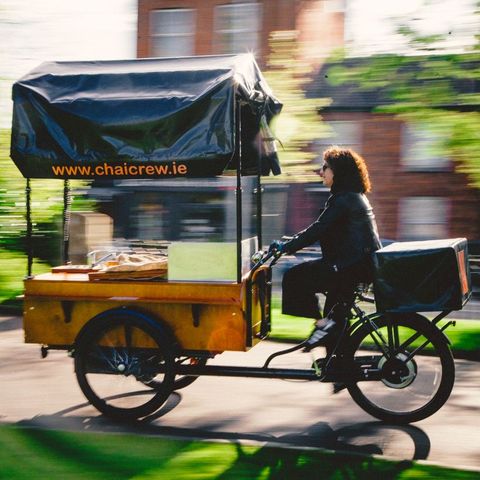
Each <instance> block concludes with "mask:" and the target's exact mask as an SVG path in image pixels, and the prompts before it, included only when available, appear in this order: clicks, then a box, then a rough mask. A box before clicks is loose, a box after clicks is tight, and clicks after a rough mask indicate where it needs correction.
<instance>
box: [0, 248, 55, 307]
mask: <svg viewBox="0 0 480 480" xmlns="http://www.w3.org/2000/svg"><path fill="white" fill-rule="evenodd" d="M48 270H49V267H48V265H46V264H45V263H43V262H38V261H36V262H34V264H33V271H34V273H43V272H46V271H48ZM26 274H27V257H26V256H25V255H24V254H23V253H18V252H14V251H8V250H0V304H2V306H3V305H6V304H11V306H12V307H13V306H15V307H18V309H19V310H20V301H18V300H17V301H16V300H15V297H16V296H17V295H19V294H20V293H21V292H22V290H23V278H24V277H25V275H26Z"/></svg>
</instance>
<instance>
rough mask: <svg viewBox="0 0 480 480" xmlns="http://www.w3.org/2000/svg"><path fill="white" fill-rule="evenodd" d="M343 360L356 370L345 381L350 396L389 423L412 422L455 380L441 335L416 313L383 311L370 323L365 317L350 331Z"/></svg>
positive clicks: (435, 405)
mask: <svg viewBox="0 0 480 480" xmlns="http://www.w3.org/2000/svg"><path fill="white" fill-rule="evenodd" d="M345 360H346V362H347V365H352V364H353V369H354V370H353V371H355V374H354V375H355V377H354V378H353V379H351V380H350V381H349V382H348V383H347V388H348V391H349V393H350V395H351V396H352V398H353V400H354V401H355V402H356V403H357V404H358V405H359V406H360V407H361V408H362V409H363V410H365V411H366V412H367V413H369V414H370V415H373V416H374V417H376V418H379V419H380V420H384V421H386V422H391V423H410V422H417V421H419V420H422V419H424V418H427V417H429V416H430V415H432V414H433V413H435V412H436V411H437V410H438V409H439V408H441V407H442V406H443V405H444V403H445V402H446V401H447V399H448V397H449V396H450V392H451V391H452V388H453V383H454V380H455V364H454V361H453V357H452V353H451V351H450V348H449V346H448V344H447V341H446V339H445V337H444V336H443V334H442V333H441V332H440V331H439V330H438V329H437V328H435V327H434V326H433V325H432V324H431V323H430V322H429V321H428V320H427V319H426V318H425V317H422V316H421V315H418V314H402V315H391V316H389V317H388V318H387V317H385V316H383V317H380V318H378V319H375V320H374V321H373V326H372V324H370V323H366V324H365V325H363V326H362V327H361V328H360V329H359V330H357V331H356V332H354V333H353V335H352V337H351V340H350V347H349V349H348V354H347V356H346V358H345ZM365 365H368V369H369V373H368V375H367V376H366V374H365V372H366V371H367V369H365V368H364V367H365Z"/></svg>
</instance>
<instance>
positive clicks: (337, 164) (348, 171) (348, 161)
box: [323, 146, 371, 193]
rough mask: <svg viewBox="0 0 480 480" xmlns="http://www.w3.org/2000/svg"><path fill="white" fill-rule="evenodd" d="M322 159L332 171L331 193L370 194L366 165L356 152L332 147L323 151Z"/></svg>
mask: <svg viewBox="0 0 480 480" xmlns="http://www.w3.org/2000/svg"><path fill="white" fill-rule="evenodd" d="M323 159H324V161H325V163H327V164H328V165H329V166H330V168H331V169H332V171H333V185H332V189H331V190H332V192H335V191H339V190H347V191H351V192H358V193H368V192H370V190H371V183H370V178H369V176H368V170H367V165H366V164H365V160H364V159H363V158H362V156H361V155H359V154H358V153H357V152H355V151H354V150H352V149H350V148H342V147H337V146H333V147H330V148H328V149H327V150H326V151H325V153H324V154H323Z"/></svg>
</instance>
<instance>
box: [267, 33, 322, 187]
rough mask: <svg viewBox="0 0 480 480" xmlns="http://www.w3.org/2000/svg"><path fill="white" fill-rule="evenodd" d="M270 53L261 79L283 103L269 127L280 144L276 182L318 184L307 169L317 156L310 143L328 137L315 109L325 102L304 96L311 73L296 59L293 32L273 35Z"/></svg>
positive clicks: (295, 39) (297, 55)
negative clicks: (271, 127) (281, 171)
mask: <svg viewBox="0 0 480 480" xmlns="http://www.w3.org/2000/svg"><path fill="white" fill-rule="evenodd" d="M270 50H271V55H270V57H269V59H268V62H267V69H266V72H265V77H266V79H267V82H268V84H269V85H270V87H271V88H272V90H273V92H274V94H275V96H277V97H278V99H279V100H280V101H281V102H282V103H283V109H282V112H281V114H280V115H279V116H278V117H277V118H276V119H275V120H274V124H273V130H274V133H275V135H276V137H277V138H278V140H279V143H281V144H280V148H279V157H280V162H281V164H282V169H283V172H284V175H282V176H281V177H280V180H281V181H285V177H287V179H288V180H287V181H291V182H309V181H318V177H317V176H316V175H315V176H313V175H312V174H311V173H309V171H308V170H309V165H310V164H311V163H312V161H313V160H314V159H315V158H316V157H317V155H318V154H317V153H316V152H315V151H314V148H313V146H312V142H313V141H314V140H315V139H318V138H320V137H323V136H324V137H327V136H329V134H330V131H329V128H328V127H327V126H326V125H325V124H324V123H322V122H321V117H320V116H319V114H318V107H319V106H322V105H326V104H328V103H329V101H328V100H327V99H325V100H323V101H319V100H318V99H313V98H307V97H306V96H305V85H306V84H307V82H309V81H310V78H311V77H310V76H311V74H312V71H311V67H309V66H308V65H307V64H306V63H304V62H302V60H301V59H300V55H299V45H298V40H297V32H295V31H290V30H289V31H278V32H273V33H272V34H271V37H270ZM310 170H311V169H310Z"/></svg>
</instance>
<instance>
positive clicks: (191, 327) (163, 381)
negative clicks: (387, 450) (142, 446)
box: [11, 55, 471, 423]
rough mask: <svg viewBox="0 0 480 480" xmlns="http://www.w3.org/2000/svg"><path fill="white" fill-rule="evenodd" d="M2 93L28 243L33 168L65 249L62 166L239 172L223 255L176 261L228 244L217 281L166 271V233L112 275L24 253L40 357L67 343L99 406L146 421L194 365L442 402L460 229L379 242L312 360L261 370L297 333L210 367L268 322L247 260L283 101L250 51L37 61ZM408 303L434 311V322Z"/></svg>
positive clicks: (157, 172) (414, 404)
mask: <svg viewBox="0 0 480 480" xmlns="http://www.w3.org/2000/svg"><path fill="white" fill-rule="evenodd" d="M13 99H14V116H13V128H12V151H11V156H12V159H13V160H14V162H15V163H16V165H17V166H18V168H19V170H20V171H21V172H22V174H23V175H24V177H26V178H27V188H26V195H27V245H30V242H29V240H31V235H32V219H31V199H30V194H31V192H30V189H31V188H30V178H57V179H63V181H64V182H65V187H64V191H65V195H64V207H65V208H64V210H65V213H64V230H65V233H64V237H65V242H64V243H65V245H64V253H65V254H66V253H67V252H68V242H69V237H68V222H69V203H70V200H69V183H68V181H69V179H71V178H79V179H88V180H96V179H98V178H99V177H102V179H103V180H105V179H108V180H110V181H112V183H115V181H116V180H118V179H128V178H132V177H135V178H136V179H137V178H140V179H143V178H145V179H148V178H157V179H159V178H164V177H182V176H183V177H191V178H202V177H213V176H218V175H227V176H230V178H232V179H233V180H234V182H235V183H234V193H235V216H236V218H235V222H236V241H235V242H234V243H233V244H231V245H227V246H226V247H227V250H228V251H229V252H230V255H228V258H227V256H225V251H226V250H225V249H224V248H223V247H224V245H218V244H214V245H213V250H214V252H213V253H212V248H211V247H212V245H209V244H208V242H207V245H195V248H196V250H194V253H193V255H191V256H190V259H189V260H187V264H188V263H191V264H192V265H197V266H198V264H195V262H198V261H199V260H201V259H204V257H206V258H209V259H210V265H212V264H215V263H217V264H219V265H220V266H224V264H225V263H228V262H230V263H232V255H231V253H232V252H233V259H234V261H233V270H229V271H228V272H227V274H225V273H224V272H223V273H222V275H223V277H222V276H221V275H220V277H216V278H215V279H211V278H207V277H208V272H207V274H206V277H205V278H201V276H200V278H199V276H198V272H193V273H192V272H186V273H185V271H183V273H182V271H180V273H178V272H177V274H176V275H174V274H173V272H174V271H175V268H174V267H175V265H174V263H175V260H174V259H175V251H176V249H177V248H178V245H173V244H171V245H168V250H167V255H165V254H164V253H165V252H160V253H159V254H158V262H157V263H156V265H157V264H162V262H163V265H164V266H165V265H167V266H166V268H164V269H163V270H162V269H159V268H157V269H156V270H149V271H146V272H145V271H140V272H139V271H133V270H132V271H127V272H126V273H124V274H122V275H118V273H117V276H115V275H113V276H112V275H111V272H109V271H108V268H106V267H105V266H106V265H107V266H108V263H109V262H108V261H106V260H105V259H102V258H100V259H95V260H94V262H93V265H88V266H76V265H70V264H68V263H66V264H65V265H64V266H62V267H59V268H54V269H52V272H51V273H46V274H40V275H32V254H31V251H30V249H29V263H28V275H27V278H26V280H25V293H24V330H25V341H26V342H28V343H37V344H40V345H42V347H41V351H42V355H43V356H46V355H47V354H48V352H49V351H50V350H55V349H60V350H66V351H67V352H69V354H70V355H71V356H72V357H73V359H74V366H75V375H76V377H77V380H78V383H79V386H80V388H81V390H82V392H83V393H84V395H85V396H86V398H87V399H88V400H89V402H90V403H91V404H92V405H93V406H95V407H96V408H97V409H98V410H99V411H100V412H102V413H103V414H105V415H107V416H110V417H114V418H117V419H126V420H131V419H137V418H142V417H147V416H148V415H150V414H152V413H154V412H155V411H156V410H158V409H159V408H160V407H161V406H162V405H163V404H164V402H165V401H166V400H167V399H168V397H169V395H170V394H171V393H172V392H173V391H175V390H178V389H180V388H184V387H186V386H188V385H190V384H191V383H192V382H193V381H195V380H196V379H197V378H198V377H199V376H202V375H216V376H231V377H259V378H277V379H299V380H310V381H314V382H336V383H340V384H342V385H345V387H346V388H347V389H348V391H349V393H350V395H351V397H352V398H353V400H354V401H355V402H356V403H357V404H358V405H359V406H360V407H361V408H363V409H364V410H365V411H366V412H368V413H369V414H371V415H373V416H375V417H377V418H379V419H382V420H386V421H389V422H395V423H409V422H414V421H418V420H421V419H423V418H426V417H428V416H429V415H431V414H433V413H434V412H436V411H437V410H438V409H439V408H440V407H441V406H442V405H443V404H444V403H445V402H446V401H447V399H448V397H449V395H450V392H451V390H452V387H453V384H454V378H455V373H454V362H453V358H452V354H451V351H450V348H449V340H448V338H447V337H446V336H445V334H444V330H445V329H446V328H447V327H448V326H450V325H452V324H453V322H451V321H447V322H446V323H444V324H443V325H442V326H440V322H441V321H442V320H443V319H444V318H445V317H446V316H447V315H448V314H449V313H450V312H451V311H452V310H455V309H461V308H462V306H463V305H464V304H465V302H466V301H468V299H469V296H470V290H471V287H470V277H469V270H468V261H467V260H468V254H467V251H466V241H465V240H464V239H453V240H440V241H432V242H414V243H398V244H393V245H391V246H389V247H386V248H385V249H382V250H380V251H379V252H377V254H376V255H377V257H376V262H377V273H376V280H375V285H374V290H375V301H376V306H377V311H376V312H374V313H370V314H367V313H365V311H364V310H363V307H362V305H363V304H362V303H360V302H371V303H373V301H374V300H373V298H370V297H369V296H367V295H366V294H365V288H364V286H361V285H359V288H358V292H357V295H356V298H355V301H354V302H353V303H352V305H351V318H350V319H349V320H350V321H349V323H348V327H346V329H345V331H344V332H343V333H342V335H341V336H340V338H339V339H338V341H337V343H336V345H335V346H334V347H333V348H331V349H329V351H328V354H327V356H326V357H325V358H320V359H318V360H315V361H313V364H312V365H311V367H309V368H304V369H298V368H297V369H294V368H276V367H274V366H271V365H272V364H274V361H275V358H276V357H278V356H280V355H286V354H288V353H290V352H292V351H295V350H298V349H300V348H302V346H303V345H302V344H299V345H295V346H292V347H290V348H287V349H284V350H280V351H278V352H276V353H274V354H273V355H270V357H268V358H267V359H266V360H265V362H264V364H263V365H262V366H258V367H247V366H222V365H211V364H208V360H209V359H211V358H213V357H215V356H217V355H219V354H221V353H223V352H225V351H245V352H246V351H248V350H249V349H251V348H252V347H254V346H255V345H256V344H258V342H260V341H261V340H263V339H265V338H267V337H268V334H269V332H270V330H271V321H272V319H271V297H272V268H273V267H274V265H275V263H276V262H277V261H278V260H279V259H280V255H279V253H278V252H276V251H268V252H262V251H259V252H258V253H257V254H256V255H254V256H253V259H252V260H251V253H253V251H255V250H256V249H257V248H255V247H258V245H262V222H261V220H262V185H261V177H262V176H263V175H268V174H270V173H274V174H275V173H279V172H280V168H279V166H278V162H277V158H276V153H275V149H274V148H273V143H272V141H273V139H272V136H271V133H270V131H269V123H270V121H271V119H272V118H273V117H274V116H275V115H276V114H278V113H279V112H280V110H281V104H280V103H279V102H278V100H276V98H275V97H274V96H273V93H272V92H271V91H270V89H269V87H268V85H267V84H266V82H265V80H264V78H263V76H262V74H261V72H260V71H259V69H258V67H257V65H256V63H255V61H254V59H253V57H252V56H250V55H238V56H212V57H192V58H180V59H145V60H130V61H109V62H63V63H47V64H43V65H41V66H40V67H38V68H37V69H35V70H34V71H32V72H30V73H29V74H28V75H27V76H25V77H23V78H22V79H20V80H19V81H18V82H17V83H16V84H15V85H14V89H13ZM246 176H253V177H254V179H255V182H256V188H255V191H254V196H255V204H256V206H255V210H254V211H252V215H253V216H254V217H255V219H256V221H255V225H256V229H257V231H256V236H254V238H244V237H245V236H244V229H243V222H244V221H245V218H244V215H242V205H243V195H242V192H243V188H242V182H243V181H244V177H246ZM185 244H186V245H183V247H186V248H187V250H188V248H190V247H191V245H189V242H185ZM180 251H185V250H182V249H180ZM219 252H220V254H221V256H220V257H218V255H217V257H215V254H218V253H219ZM115 253H118V252H115ZM122 253H125V252H122ZM127 253H132V251H128V252H127ZM133 253H135V252H133ZM222 255H223V256H222ZM180 257H181V255H180ZM105 258H112V257H111V255H107V256H106V257H105ZM95 264H98V265H99V266H100V267H101V270H98V269H96V265H95ZM98 265H97V266H98ZM157 266H158V265H157ZM231 266H232V265H230V267H231ZM195 268H196V267H193V266H192V270H195ZM102 269H104V270H102ZM180 270H181V269H180ZM232 271H233V273H232ZM182 275H183V276H182ZM419 311H429V312H432V311H436V312H437V314H436V316H435V317H434V318H433V320H429V319H427V318H426V317H424V316H422V315H420V314H419V313H418V312H419ZM292 321H294V319H293V320H292ZM309 363H310V362H309Z"/></svg>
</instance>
